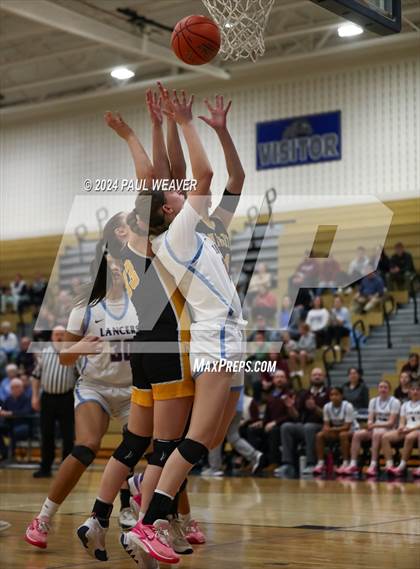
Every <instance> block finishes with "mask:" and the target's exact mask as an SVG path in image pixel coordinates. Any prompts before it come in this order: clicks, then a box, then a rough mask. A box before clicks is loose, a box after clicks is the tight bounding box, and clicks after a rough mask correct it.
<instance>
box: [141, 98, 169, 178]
mask: <svg viewBox="0 0 420 569" xmlns="http://www.w3.org/2000/svg"><path fill="white" fill-rule="evenodd" d="M146 104H147V108H148V110H149V115H150V120H151V121H152V142H153V169H154V173H155V177H156V178H157V179H162V180H168V179H170V178H171V170H170V165H169V160H168V154H167V152H166V145H165V138H164V136H163V130H162V122H163V116H162V98H161V97H158V95H157V94H156V93H152V91H151V90H150V89H149V90H148V91H147V93H146Z"/></svg>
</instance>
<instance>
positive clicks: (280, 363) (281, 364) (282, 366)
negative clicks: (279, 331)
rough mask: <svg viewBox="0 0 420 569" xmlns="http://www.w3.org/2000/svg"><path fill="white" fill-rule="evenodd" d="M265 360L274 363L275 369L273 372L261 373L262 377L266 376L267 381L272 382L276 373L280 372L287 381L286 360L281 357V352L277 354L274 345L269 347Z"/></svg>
mask: <svg viewBox="0 0 420 569" xmlns="http://www.w3.org/2000/svg"><path fill="white" fill-rule="evenodd" d="M283 353H284V352H283ZM267 359H268V361H270V362H276V369H275V370H274V372H269V371H264V372H261V373H262V375H263V376H264V375H266V376H268V377H269V379H271V381H272V380H273V377H274V374H275V373H276V371H278V370H281V371H284V373H285V374H286V377H287V379H289V366H288V365H287V360H286V359H285V358H284V357H282V350H281V351H280V352H279V350H278V346H277V345H276V344H271V345H270V349H269V352H268V358H267Z"/></svg>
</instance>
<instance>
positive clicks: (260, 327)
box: [248, 315, 278, 342]
mask: <svg viewBox="0 0 420 569" xmlns="http://www.w3.org/2000/svg"><path fill="white" fill-rule="evenodd" d="M259 332H262V333H263V335H264V338H265V340H266V341H267V342H275V341H277V339H278V338H277V331H275V330H273V329H271V328H267V321H266V319H265V318H264V316H262V315H259V316H257V318H256V320H255V330H254V331H253V332H252V334H250V336H249V338H248V340H249V341H250V342H253V341H255V338H256V336H257V334H258V333H259Z"/></svg>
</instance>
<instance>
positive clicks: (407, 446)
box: [382, 381, 420, 476]
mask: <svg viewBox="0 0 420 569" xmlns="http://www.w3.org/2000/svg"><path fill="white" fill-rule="evenodd" d="M408 394H409V397H410V399H409V400H408V401H406V402H405V403H403V405H402V407H401V413H400V424H399V427H398V429H396V430H395V431H390V432H389V433H386V434H385V435H384V436H383V438H382V452H383V453H384V456H385V460H386V465H385V470H386V472H388V473H389V474H391V475H393V476H402V475H403V474H404V473H405V471H406V469H407V462H408V460H409V458H410V456H411V453H412V451H413V448H414V446H415V444H416V442H417V446H418V448H419V449H420V383H419V381H412V382H411V383H410V384H409V391H408ZM402 441H404V447H403V449H402V453H401V461H400V463H399V465H398V466H394V463H393V460H392V445H395V444H398V443H401V442H402ZM413 475H414V476H420V468H417V469H416V470H414V471H413Z"/></svg>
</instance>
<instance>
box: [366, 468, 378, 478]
mask: <svg viewBox="0 0 420 569" xmlns="http://www.w3.org/2000/svg"><path fill="white" fill-rule="evenodd" d="M377 475H378V469H377V467H376V466H369V468H368V469H367V470H366V476H372V477H373V476H377Z"/></svg>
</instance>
